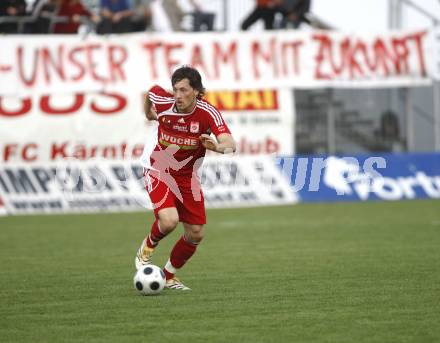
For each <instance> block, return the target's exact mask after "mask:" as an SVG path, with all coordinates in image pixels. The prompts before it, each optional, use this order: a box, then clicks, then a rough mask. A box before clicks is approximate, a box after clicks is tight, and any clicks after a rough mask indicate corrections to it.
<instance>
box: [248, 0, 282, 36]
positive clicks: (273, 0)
mask: <svg viewBox="0 0 440 343" xmlns="http://www.w3.org/2000/svg"><path fill="white" fill-rule="evenodd" d="M281 5H282V0H257V4H256V6H255V8H254V9H253V11H252V12H251V13H250V14H249V15H248V16H247V17H246V19H245V20H244V21H243V23H242V24H241V29H242V30H247V29H248V28H249V27H250V26H252V25H253V24H255V23H256V22H257V21H258V20H260V19H262V20H263V21H264V28H265V29H266V30H272V29H273V27H274V20H275V14H276V13H277V12H279V11H281Z"/></svg>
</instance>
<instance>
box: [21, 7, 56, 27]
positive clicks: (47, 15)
mask: <svg viewBox="0 0 440 343" xmlns="http://www.w3.org/2000/svg"><path fill="white" fill-rule="evenodd" d="M58 5H59V0H36V1H35V2H34V3H33V5H32V9H31V13H30V15H31V16H32V17H33V18H34V21H33V22H31V23H29V24H28V25H27V26H26V29H25V31H26V33H37V34H39V33H49V29H50V26H51V25H50V24H51V19H52V18H53V17H54V16H56V14H57V12H58Z"/></svg>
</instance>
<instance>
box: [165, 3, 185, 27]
mask: <svg viewBox="0 0 440 343" xmlns="http://www.w3.org/2000/svg"><path fill="white" fill-rule="evenodd" d="M162 7H163V9H164V11H165V13H166V15H167V17H168V19H169V21H170V25H171V29H172V30H173V31H182V19H183V11H182V9H181V8H180V6H179V4H178V3H177V0H162Z"/></svg>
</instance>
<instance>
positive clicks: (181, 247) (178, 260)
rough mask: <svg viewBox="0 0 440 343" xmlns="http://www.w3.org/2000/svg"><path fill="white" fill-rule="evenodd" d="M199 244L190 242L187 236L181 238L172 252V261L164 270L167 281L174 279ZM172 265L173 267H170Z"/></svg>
mask: <svg viewBox="0 0 440 343" xmlns="http://www.w3.org/2000/svg"><path fill="white" fill-rule="evenodd" d="M197 245H198V243H193V242H188V241H187V240H186V239H185V236H182V237H180V239H179V240H178V241H177V243H176V245H174V248H173V250H172V251H171V255H170V260H169V261H168V263H167V265H166V266H165V268H164V273H165V276H166V279H167V280H169V279H172V278H173V276H174V273H175V272H176V269H180V268H182V267H183V266H184V264H185V263H186V262H187V261H188V260H189V259H190V258H191V256H192V255H194V253H195V252H196V249H197ZM170 264H171V265H170Z"/></svg>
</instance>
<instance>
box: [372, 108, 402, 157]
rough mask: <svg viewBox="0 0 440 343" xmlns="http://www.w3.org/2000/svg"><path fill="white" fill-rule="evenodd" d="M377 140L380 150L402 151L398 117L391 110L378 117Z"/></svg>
mask: <svg viewBox="0 0 440 343" xmlns="http://www.w3.org/2000/svg"><path fill="white" fill-rule="evenodd" d="M376 134H378V136H379V137H378V138H379V139H380V142H381V144H382V147H381V150H385V151H394V152H398V151H402V150H403V145H402V143H403V142H402V140H401V138H400V127H399V117H398V116H397V115H396V114H395V113H394V112H393V111H391V110H389V111H385V112H383V113H382V114H381V116H380V127H379V130H378V132H376Z"/></svg>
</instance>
